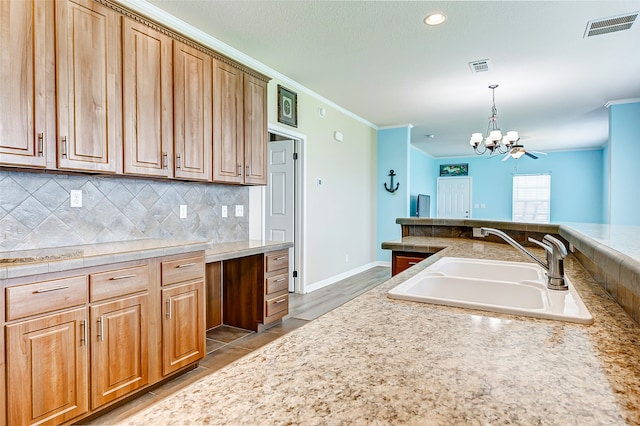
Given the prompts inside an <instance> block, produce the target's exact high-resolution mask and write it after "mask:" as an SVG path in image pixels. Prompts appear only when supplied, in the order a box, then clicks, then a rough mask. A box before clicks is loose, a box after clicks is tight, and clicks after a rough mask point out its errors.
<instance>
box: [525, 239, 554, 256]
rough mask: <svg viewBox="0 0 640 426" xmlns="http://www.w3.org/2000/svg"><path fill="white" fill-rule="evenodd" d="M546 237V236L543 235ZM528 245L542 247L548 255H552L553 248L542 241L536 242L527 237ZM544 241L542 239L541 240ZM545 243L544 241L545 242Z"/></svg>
mask: <svg viewBox="0 0 640 426" xmlns="http://www.w3.org/2000/svg"><path fill="white" fill-rule="evenodd" d="M545 236H546V235H545ZM528 240H529V242H530V243H534V244H537V245H539V246H540V247H542V248H543V249H545V250H546V251H547V252H548V253H550V254H553V247H551V246H549V245H547V244H545V243H543V242H542V241H538V240H534V239H533V238H531V237H529V238H528ZM543 241H544V238H543ZM545 242H546V241H545Z"/></svg>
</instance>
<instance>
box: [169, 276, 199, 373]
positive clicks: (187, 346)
mask: <svg viewBox="0 0 640 426" xmlns="http://www.w3.org/2000/svg"><path fill="white" fill-rule="evenodd" d="M162 306H163V310H164V313H163V321H162V359H163V361H162V374H163V375H167V374H171V373H173V372H175V371H177V370H180V369H181V368H183V367H185V366H187V365H189V364H192V363H194V362H197V361H199V360H200V359H202V358H204V356H205V354H206V343H205V339H206V336H205V329H204V326H205V317H204V280H199V281H196V282H191V283H186V284H178V285H175V286H171V287H168V288H163V289H162Z"/></svg>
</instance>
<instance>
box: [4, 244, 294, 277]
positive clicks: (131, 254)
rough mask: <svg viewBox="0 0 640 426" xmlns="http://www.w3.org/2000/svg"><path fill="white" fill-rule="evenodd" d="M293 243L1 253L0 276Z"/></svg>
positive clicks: (213, 258)
mask: <svg viewBox="0 0 640 426" xmlns="http://www.w3.org/2000/svg"><path fill="white" fill-rule="evenodd" d="M292 246H293V244H292V243H288V242H277V241H258V240H247V241H236V242H229V243H211V242H208V241H191V240H158V239H148V240H134V241H118V242H111V243H96V244H86V245H78V246H67V247H51V248H42V249H32V250H18V251H12V252H0V279H7V278H17V277H23V276H29V275H36V274H44V273H49V272H59V271H66V270H71V269H77V268H84V267H89V266H99V265H106V264H110V263H116V262H127V261H132V260H138V259H145V258H149V257H158V256H168V255H173V254H182V253H189V252H193V251H199V250H205V261H206V262H217V261H220V260H228V259H233V258H237V257H243V256H250V255H253V254H260V253H267V252H270V251H276V250H282V249H286V248H289V247H292Z"/></svg>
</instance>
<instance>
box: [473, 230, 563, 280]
mask: <svg viewBox="0 0 640 426" xmlns="http://www.w3.org/2000/svg"><path fill="white" fill-rule="evenodd" d="M480 233H481V234H482V236H483V237H486V236H487V235H489V234H493V235H497V236H498V237H500V238H502V239H503V240H505V241H506V242H508V243H509V244H511V245H512V246H513V247H515V248H517V249H518V250H520V251H521V252H522V253H524V254H526V255H527V256H529V257H530V258H531V259H533V260H534V261H535V262H536V263H537V264H538V265H540V266H542V267H543V268H544V270H545V271H547V287H548V288H549V289H551V290H568V289H569V286H568V285H567V282H566V280H565V279H564V258H565V257H567V249H566V247H565V246H564V244H563V243H562V241H560V240H558V239H557V238H555V237H553V236H551V235H549V234H546V235H545V236H544V237H543V238H542V241H538V240H534V239H533V238H531V237H529V242H531V243H535V244H537V245H539V246H540V247H542V248H543V249H544V250H545V251H546V254H547V257H546V261H543V260H540V259H538V258H537V257H536V256H534V255H533V254H531V253H530V252H529V251H528V250H527V249H525V248H524V247H522V246H521V245H520V244H519V243H518V242H517V241H516V240H514V239H513V238H511V237H510V236H508V235H507V234H505V233H504V232H502V231H500V230H498V229H494V228H480Z"/></svg>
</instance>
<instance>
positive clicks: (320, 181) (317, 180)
mask: <svg viewBox="0 0 640 426" xmlns="http://www.w3.org/2000/svg"><path fill="white" fill-rule="evenodd" d="M316 186H322V178H316Z"/></svg>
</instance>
